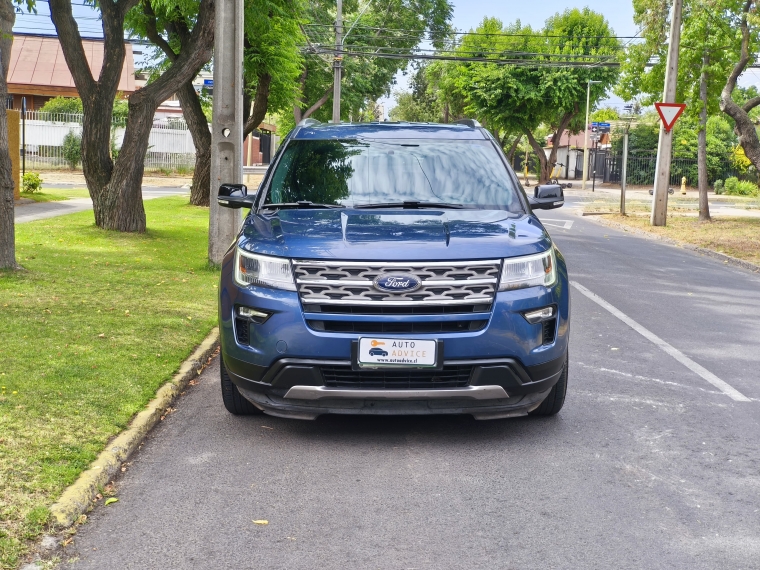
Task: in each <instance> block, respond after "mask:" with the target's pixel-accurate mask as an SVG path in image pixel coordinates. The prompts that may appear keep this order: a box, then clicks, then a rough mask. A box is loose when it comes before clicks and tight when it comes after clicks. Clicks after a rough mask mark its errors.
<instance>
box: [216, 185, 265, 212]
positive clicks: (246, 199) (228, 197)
mask: <svg viewBox="0 0 760 570" xmlns="http://www.w3.org/2000/svg"><path fill="white" fill-rule="evenodd" d="M216 201H217V203H218V204H219V205H220V206H222V207H224V208H236V209H237V208H252V207H253V203H254V202H255V201H256V194H251V195H248V187H247V186H246V185H245V184H222V185H221V186H219V196H218V197H217V199H216Z"/></svg>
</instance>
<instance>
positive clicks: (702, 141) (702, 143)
mask: <svg viewBox="0 0 760 570" xmlns="http://www.w3.org/2000/svg"><path fill="white" fill-rule="evenodd" d="M709 63H710V58H709V55H708V54H707V52H706V51H705V53H704V55H703V57H702V74H701V75H700V77H699V99H700V101H701V102H702V110H701V112H700V114H699V138H698V144H697V170H698V172H699V219H700V220H702V221H703V222H707V221H710V205H709V203H708V202H707V190H708V181H707V66H708V65H709Z"/></svg>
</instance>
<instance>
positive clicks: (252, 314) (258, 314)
mask: <svg viewBox="0 0 760 570" xmlns="http://www.w3.org/2000/svg"><path fill="white" fill-rule="evenodd" d="M238 315H240V316H241V317H248V318H249V319H266V318H267V317H268V316H269V313H264V312H262V311H257V310H256V309H251V308H250V307H238Z"/></svg>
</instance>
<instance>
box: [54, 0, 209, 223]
mask: <svg viewBox="0 0 760 570" xmlns="http://www.w3.org/2000/svg"><path fill="white" fill-rule="evenodd" d="M136 3H137V0H115V1H110V2H101V3H99V4H98V6H99V8H100V11H101V16H102V22H103V32H104V44H105V45H104V49H105V51H104V56H103V66H102V68H101V71H100V76H99V78H98V80H97V81H96V80H95V79H94V78H93V76H92V72H91V70H90V67H89V65H88V63H87V58H86V57H85V53H84V49H83V47H82V38H81V36H80V34H79V29H78V27H77V23H76V20H75V19H74V17H73V14H72V11H71V2H69V1H68V0H49V3H48V5H49V6H50V11H51V18H52V19H53V23H54V24H55V27H56V31H57V32H58V38H59V41H60V43H61V49H62V51H63V55H64V57H65V59H66V63H67V64H68V67H69V70H70V71H71V74H72V76H73V78H74V83H75V85H76V87H77V90H78V91H79V94H80V97H81V98H82V105H83V107H84V120H83V125H82V166H83V169H84V175H85V179H86V180H87V187H88V189H89V191H90V195H91V196H92V200H93V206H94V207H93V210H94V212H95V223H96V225H97V226H98V227H101V228H103V229H108V230H117V231H122V232H144V231H145V209H144V208H143V203H142V177H143V171H144V169H145V154H146V152H147V150H148V137H149V135H150V129H151V128H152V126H153V116H154V114H155V111H156V109H157V108H158V105H159V104H160V103H161V102H162V101H165V100H166V99H168V98H169V96H171V95H172V94H173V93H175V92H176V91H177V87H176V86H177V85H183V84H184V83H187V82H190V81H192V79H193V77H195V76H196V75H197V74H198V71H200V69H201V67H203V65H205V64H206V63H208V61H209V60H210V59H211V51H212V48H213V43H214V15H215V0H201V2H200V5H199V8H198V18H197V20H196V24H195V27H194V28H193V31H192V33H190V35H189V38H188V43H187V45H186V48H185V49H183V50H182V53H181V54H179V55H178V56H177V57H176V59H175V60H174V61H173V62H172V64H171V65H170V66H169V68H168V69H167V70H166V71H165V72H164V73H162V74H161V76H160V77H159V78H158V79H157V80H156V81H154V82H152V83H150V84H148V85H147V86H146V87H144V88H142V89H140V90H138V91H136V92H135V93H133V94H132V95H131V96H130V97H129V115H128V116H127V129H126V132H125V134H124V142H123V144H122V147H121V150H120V151H119V158H118V159H117V161H116V164H115V165H114V164H113V162H112V161H111V157H110V137H111V117H112V113H113V101H114V98H115V96H116V90H117V88H118V85H119V79H120V77H121V73H122V69H123V64H124V57H125V48H124V17H125V15H126V13H127V11H129V10H130V9H131V8H132V7H134V6H135V4H136Z"/></svg>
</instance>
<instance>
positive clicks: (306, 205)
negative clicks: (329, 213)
mask: <svg viewBox="0 0 760 570" xmlns="http://www.w3.org/2000/svg"><path fill="white" fill-rule="evenodd" d="M321 208H345V206H342V205H340V204H319V203H317V202H309V201H308V200H301V201H299V202H283V203H280V204H264V205H263V206H261V209H262V210H287V209H291V210H292V209H295V210H312V209H321Z"/></svg>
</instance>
